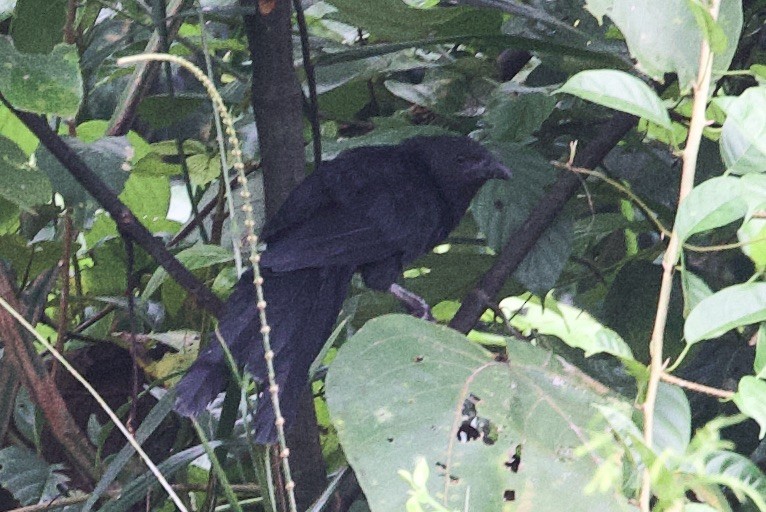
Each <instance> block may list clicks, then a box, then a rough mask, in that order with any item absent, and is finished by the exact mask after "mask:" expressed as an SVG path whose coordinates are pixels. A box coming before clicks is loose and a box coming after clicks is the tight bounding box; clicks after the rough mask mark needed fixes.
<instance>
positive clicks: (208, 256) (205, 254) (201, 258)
mask: <svg viewBox="0 0 766 512" xmlns="http://www.w3.org/2000/svg"><path fill="white" fill-rule="evenodd" d="M176 258H178V261H180V262H181V263H182V264H183V265H184V266H185V267H186V268H188V269H189V270H196V269H198V268H205V267H209V266H210V265H215V264H217V263H228V262H230V261H231V260H232V259H233V256H232V254H231V251H229V250H227V249H224V248H223V247H221V246H219V245H203V244H199V245H195V246H193V247H189V248H188V249H184V250H183V251H181V252H179V253H178V254H177V255H176ZM167 275H168V274H167V272H166V271H165V269H163V268H158V269H157V270H155V272H154V274H152V277H151V278H150V279H149V282H148V283H146V288H145V289H144V292H143V294H142V297H143V298H145V299H148V298H149V297H151V296H152V294H153V293H154V292H155V291H157V288H159V287H160V285H161V284H162V283H163V282H164V281H165V279H166V278H167Z"/></svg>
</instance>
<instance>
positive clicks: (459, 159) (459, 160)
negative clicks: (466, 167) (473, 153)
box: [455, 155, 467, 164]
mask: <svg viewBox="0 0 766 512" xmlns="http://www.w3.org/2000/svg"><path fill="white" fill-rule="evenodd" d="M466 160H467V158H466V157H464V156H463V155H458V157H457V158H456V159H455V162H457V163H459V164H464V163H465V162H466Z"/></svg>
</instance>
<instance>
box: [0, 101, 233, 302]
mask: <svg viewBox="0 0 766 512" xmlns="http://www.w3.org/2000/svg"><path fill="white" fill-rule="evenodd" d="M0 102H2V103H3V104H4V105H5V106H6V107H8V109H9V110H10V111H11V112H12V113H13V114H14V115H15V116H16V117H18V118H19V120H20V121H21V122H22V123H24V125H25V126H26V127H27V128H29V130H30V131H32V133H34V134H35V135H36V136H37V138H38V139H40V142H41V143H42V144H43V146H45V147H46V148H47V149H48V151H50V152H51V154H53V156H55V157H56V159H57V160H58V161H59V162H61V165H63V166H64V167H65V168H66V169H67V170H68V171H69V172H70V173H71V174H72V176H73V177H74V178H75V179H76V180H77V182H78V183H80V185H82V187H83V188H84V189H85V190H87V191H88V193H89V194H90V195H91V196H93V197H94V198H95V199H96V201H98V203H99V204H100V205H101V206H102V207H103V208H104V210H106V211H107V212H108V213H109V215H111V216H112V219H113V220H114V221H115V223H117V228H118V229H119V231H120V233H121V234H122V235H123V236H127V237H129V238H130V240H132V241H133V242H135V243H136V244H137V245H139V246H140V247H142V248H143V249H144V250H145V251H146V252H147V253H149V254H150V255H151V256H152V257H153V258H154V259H155V260H156V261H157V263H159V264H160V265H161V266H162V267H163V268H164V269H165V270H167V272H168V274H170V275H171V276H172V277H173V279H175V280H176V282H178V284H180V285H181V286H182V287H183V288H185V289H186V291H188V292H189V293H190V294H191V295H192V297H194V300H195V301H196V302H197V304H198V305H199V306H200V307H202V308H204V309H206V310H207V311H209V312H210V313H212V314H213V315H214V316H216V317H217V316H218V315H219V313H220V311H221V309H222V304H221V300H220V299H219V298H218V297H216V296H215V295H214V294H213V292H211V291H210V290H209V289H208V288H207V287H206V286H205V285H204V284H203V283H202V282H201V281H200V280H199V279H197V278H196V277H195V276H194V274H192V273H191V272H190V271H189V270H188V269H187V268H186V267H184V266H183V265H181V263H180V262H179V261H178V260H177V259H176V258H175V256H173V255H172V254H171V253H170V252H169V251H168V250H167V249H166V248H165V246H164V244H163V243H162V242H161V241H160V239H158V238H155V237H154V235H152V233H151V232H150V231H149V230H148V229H146V227H144V225H143V224H141V222H139V220H138V219H137V218H136V216H135V215H133V212H132V211H131V210H130V208H128V207H127V206H125V204H124V203H123V202H122V201H120V200H119V198H118V197H117V194H115V193H114V192H113V191H112V190H111V189H109V187H107V185H106V183H104V182H103V180H101V178H99V177H98V176H97V175H96V174H95V173H94V172H93V171H92V170H90V168H88V166H87V165H85V163H84V162H83V161H82V159H81V158H80V156H79V155H78V154H77V153H75V152H74V150H73V149H72V148H70V147H69V146H68V145H67V143H66V142H65V141H64V140H63V139H62V138H61V137H59V136H58V135H57V134H56V132H54V131H53V130H52V129H51V128H50V126H48V123H47V122H46V121H45V119H44V118H43V117H40V116H38V115H35V114H30V113H29V112H22V111H20V110H16V109H15V108H14V107H13V106H12V105H11V104H10V103H9V102H8V100H6V99H5V97H4V96H3V95H2V94H0Z"/></svg>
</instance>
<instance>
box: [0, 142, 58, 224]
mask: <svg viewBox="0 0 766 512" xmlns="http://www.w3.org/2000/svg"><path fill="white" fill-rule="evenodd" d="M52 195H53V191H52V190H51V184H50V181H48V178H47V177H46V176H45V175H44V174H43V173H41V172H40V171H39V170H38V169H36V168H34V167H32V166H30V165H29V158H28V157H27V155H26V154H25V153H24V151H22V150H21V148H19V147H18V146H17V145H16V144H14V143H13V142H11V141H10V140H8V139H6V138H5V137H3V136H0V197H2V198H4V199H6V200H7V201H9V202H11V203H13V204H15V205H16V206H18V207H20V208H22V209H24V210H30V209H31V208H32V207H33V206H35V205H38V204H44V203H47V202H49V201H50V200H51V197H52Z"/></svg>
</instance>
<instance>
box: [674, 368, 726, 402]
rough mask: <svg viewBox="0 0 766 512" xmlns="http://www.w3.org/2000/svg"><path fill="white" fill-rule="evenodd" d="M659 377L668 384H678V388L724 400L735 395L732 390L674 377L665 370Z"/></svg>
mask: <svg viewBox="0 0 766 512" xmlns="http://www.w3.org/2000/svg"><path fill="white" fill-rule="evenodd" d="M660 379H661V380H663V381H665V382H667V383H668V384H674V385H676V386H678V387H679V388H684V389H688V390H689V391H695V392H697V393H702V394H703V395H710V396H714V397H716V398H723V399H725V400H728V399H731V398H732V397H733V396H734V395H735V393H734V391H729V390H726V389H719V388H714V387H712V386H706V385H704V384H700V383H699V382H692V381H690V380H686V379H682V378H680V377H676V376H675V375H672V374H670V373H667V372H662V375H660Z"/></svg>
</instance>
